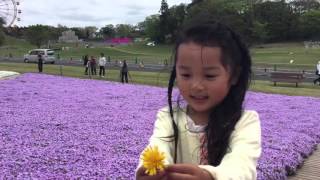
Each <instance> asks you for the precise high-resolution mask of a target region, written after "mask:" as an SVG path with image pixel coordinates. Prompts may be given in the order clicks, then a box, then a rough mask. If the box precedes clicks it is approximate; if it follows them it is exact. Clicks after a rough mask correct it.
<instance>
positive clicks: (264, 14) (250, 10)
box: [0, 0, 320, 47]
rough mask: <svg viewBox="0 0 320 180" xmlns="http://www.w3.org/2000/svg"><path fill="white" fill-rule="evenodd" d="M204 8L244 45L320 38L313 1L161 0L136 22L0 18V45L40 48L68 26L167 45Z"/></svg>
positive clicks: (87, 36) (90, 34)
mask: <svg viewBox="0 0 320 180" xmlns="http://www.w3.org/2000/svg"><path fill="white" fill-rule="evenodd" d="M204 12H205V13H207V14H210V15H211V16H212V18H213V19H215V20H216V21H221V22H224V23H226V24H227V25H229V26H230V27H231V28H233V29H234V30H236V31H237V32H239V34H240V35H242V37H243V38H244V39H245V40H246V41H247V42H249V43H268V42H281V41H301V40H320V2H319V1H317V0H290V1H285V0H275V1H265V0H192V2H191V3H189V4H180V5H174V6H171V7H169V5H168V3H167V1H166V0H162V1H161V6H160V9H159V12H158V13H157V14H152V15H149V16H147V17H146V18H145V20H144V21H142V22H140V23H138V24H137V25H130V24H118V25H112V24H109V25H105V26H104V27H101V28H97V27H94V26H88V27H72V28H69V27H66V26H62V25H58V26H57V27H53V26H47V25H39V24H38V25H31V26H28V27H3V24H4V22H3V20H1V19H0V26H1V27H0V29H1V30H0V45H1V44H2V43H3V41H4V33H5V34H7V35H10V36H14V37H17V38H24V39H27V40H29V42H31V43H32V44H35V45H37V46H39V47H40V46H41V45H43V44H46V43H47V42H48V40H53V41H55V40H57V39H58V38H59V36H61V33H62V32H63V31H66V30H73V31H74V32H75V34H76V35H77V36H78V37H79V38H80V39H83V40H105V39H109V38H113V37H131V38H137V37H145V38H150V40H152V41H155V42H156V43H172V42H174V41H175V39H176V38H177V34H178V32H179V30H180V27H181V25H183V24H184V23H186V22H187V21H188V20H189V19H190V18H192V17H194V16H195V15H197V14H199V13H204ZM3 32H4V33H3Z"/></svg>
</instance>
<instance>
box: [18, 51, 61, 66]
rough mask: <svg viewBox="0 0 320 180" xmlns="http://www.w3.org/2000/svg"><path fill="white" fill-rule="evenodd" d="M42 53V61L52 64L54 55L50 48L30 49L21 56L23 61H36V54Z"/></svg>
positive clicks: (54, 58)
mask: <svg viewBox="0 0 320 180" xmlns="http://www.w3.org/2000/svg"><path fill="white" fill-rule="evenodd" d="M39 53H40V54H41V55H42V58H43V63H51V64H54V62H55V60H56V57H55V55H54V50H52V49H32V50H30V51H29V52H28V54H25V55H24V57H23V61H24V62H25V63H28V62H38V54H39Z"/></svg>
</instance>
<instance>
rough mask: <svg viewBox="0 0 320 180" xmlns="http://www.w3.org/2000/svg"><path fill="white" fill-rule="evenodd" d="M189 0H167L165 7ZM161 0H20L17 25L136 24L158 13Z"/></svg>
mask: <svg viewBox="0 0 320 180" xmlns="http://www.w3.org/2000/svg"><path fill="white" fill-rule="evenodd" d="M190 2H191V0H167V3H168V5H169V7H171V6H173V5H179V4H180V3H190ZM160 6H161V0H20V6H19V9H21V10H22V13H21V14H20V18H21V21H20V22H17V23H16V25H18V26H28V25H34V24H44V25H52V26H57V25H58V24H61V25H65V26H68V27H84V26H96V27H102V26H104V25H107V24H114V25H116V24H132V25H134V24H137V23H138V22H142V21H143V20H144V19H145V17H146V16H149V15H152V14H156V13H158V12H159V9H160Z"/></svg>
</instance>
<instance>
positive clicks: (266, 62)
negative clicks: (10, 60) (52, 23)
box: [0, 36, 320, 70]
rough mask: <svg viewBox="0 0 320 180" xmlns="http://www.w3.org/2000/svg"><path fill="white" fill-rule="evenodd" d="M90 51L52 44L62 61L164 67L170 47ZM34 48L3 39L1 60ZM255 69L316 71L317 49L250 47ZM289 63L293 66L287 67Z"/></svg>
mask: <svg viewBox="0 0 320 180" xmlns="http://www.w3.org/2000/svg"><path fill="white" fill-rule="evenodd" d="M90 44H92V47H90V48H85V43H63V44H53V45H52V46H53V47H56V48H62V47H68V48H66V49H68V50H63V51H57V53H59V54H60V57H61V58H62V59H64V60H69V59H70V58H73V59H80V58H81V57H82V56H83V55H85V54H88V55H89V56H91V55H93V56H99V54H100V53H101V52H103V53H104V54H105V55H106V56H107V57H108V56H110V58H111V60H124V59H125V60H128V61H129V62H130V61H131V62H135V60H136V59H137V60H138V61H144V63H154V64H159V63H163V62H164V60H165V59H167V60H168V61H169V62H170V59H171V55H172V49H173V45H157V46H155V47H150V46H146V45H145V43H135V44H130V45H122V46H113V47H111V46H109V45H107V44H103V43H95V42H90ZM33 48H35V46H33V45H31V44H29V43H28V42H26V41H25V40H21V39H16V38H12V37H9V36H6V41H5V43H4V45H3V46H1V47H0V56H9V54H10V53H11V54H12V55H13V56H14V57H22V56H23V55H24V54H25V53H27V52H28V51H29V50H30V49H33ZM250 51H251V54H252V59H253V63H254V65H255V66H262V67H273V66H274V65H277V66H278V67H280V68H291V69H310V70H313V69H314V68H315V64H316V63H317V62H318V61H319V60H320V49H311V48H310V49H308V50H307V49H305V48H304V45H303V42H295V43H274V44H264V45H259V46H255V47H252V48H251V49H250ZM290 60H294V63H292V64H290V63H289V62H290Z"/></svg>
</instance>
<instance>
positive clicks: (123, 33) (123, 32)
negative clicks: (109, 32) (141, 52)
mask: <svg viewBox="0 0 320 180" xmlns="http://www.w3.org/2000/svg"><path fill="white" fill-rule="evenodd" d="M133 31H134V28H133V26H131V25H129V24H117V25H116V34H117V36H118V37H131V32H133Z"/></svg>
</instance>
